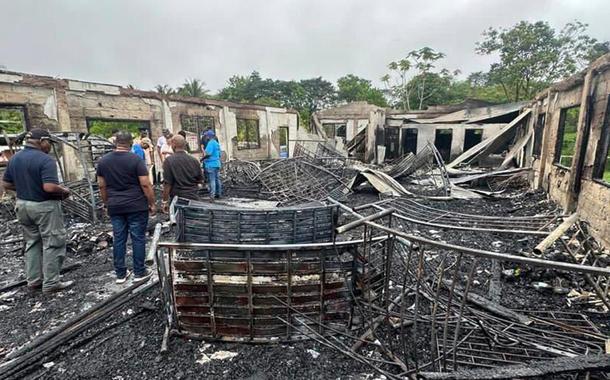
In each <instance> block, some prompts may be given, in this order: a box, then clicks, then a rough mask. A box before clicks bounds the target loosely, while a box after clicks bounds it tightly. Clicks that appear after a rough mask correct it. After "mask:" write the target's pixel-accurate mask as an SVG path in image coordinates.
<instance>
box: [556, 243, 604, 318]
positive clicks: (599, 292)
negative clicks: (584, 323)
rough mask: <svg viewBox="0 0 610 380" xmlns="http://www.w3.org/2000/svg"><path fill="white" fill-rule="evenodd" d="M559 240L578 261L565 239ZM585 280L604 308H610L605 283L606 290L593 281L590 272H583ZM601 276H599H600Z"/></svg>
mask: <svg viewBox="0 0 610 380" xmlns="http://www.w3.org/2000/svg"><path fill="white" fill-rule="evenodd" d="M559 240H560V241H561V243H562V244H563V246H564V247H565V249H566V251H568V254H569V255H570V256H571V257H572V259H573V260H574V261H578V260H577V259H576V255H575V254H574V252H573V251H572V249H570V247H569V245H568V244H566V242H565V241H563V239H559ZM584 277H585V280H586V281H587V282H588V283H589V285H591V287H593V290H594V291H595V294H597V296H598V297H599V299H600V300H601V301H602V303H603V304H604V305H605V306H606V308H608V310H610V301H609V300H608V298H607V297H606V294H607V290H608V289H607V287H608V286H607V284H606V292H605V291H604V290H603V289H602V288H600V287H599V284H598V282H596V281H594V280H593V278H592V277H591V275H590V274H588V273H585V274H584ZM600 277H601V276H600ZM606 282H608V280H607V279H606Z"/></svg>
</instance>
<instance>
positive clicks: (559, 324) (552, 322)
mask: <svg viewBox="0 0 610 380" xmlns="http://www.w3.org/2000/svg"><path fill="white" fill-rule="evenodd" d="M530 318H532V319H533V320H534V321H536V322H538V323H542V324H547V325H550V326H556V327H559V328H561V329H563V330H567V331H573V332H575V333H577V334H582V335H585V336H588V337H590V338H593V339H597V340H599V341H600V342H604V341H605V340H606V338H607V337H606V336H605V335H602V334H599V333H597V334H593V333H591V332H590V331H587V330H584V329H581V328H579V327H576V326H572V325H569V324H567V323H564V322H562V321H561V320H559V319H553V320H547V319H544V318H538V317H535V316H530Z"/></svg>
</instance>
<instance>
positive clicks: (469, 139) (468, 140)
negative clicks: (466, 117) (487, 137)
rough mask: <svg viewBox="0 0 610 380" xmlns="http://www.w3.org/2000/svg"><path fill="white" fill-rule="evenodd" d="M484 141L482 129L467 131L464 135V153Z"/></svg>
mask: <svg viewBox="0 0 610 380" xmlns="http://www.w3.org/2000/svg"><path fill="white" fill-rule="evenodd" d="M481 141H483V130H482V129H467V130H466V133H465V135H464V152H465V151H467V150H468V149H470V148H472V147H473V146H475V145H477V144H478V143H480V142H481Z"/></svg>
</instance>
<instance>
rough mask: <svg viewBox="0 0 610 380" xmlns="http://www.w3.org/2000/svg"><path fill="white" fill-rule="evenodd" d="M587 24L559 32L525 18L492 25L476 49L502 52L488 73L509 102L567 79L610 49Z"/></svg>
mask: <svg viewBox="0 0 610 380" xmlns="http://www.w3.org/2000/svg"><path fill="white" fill-rule="evenodd" d="M586 29H587V24H583V23H581V22H578V21H576V22H574V23H568V24H566V25H565V26H564V27H563V29H561V30H560V31H556V30H555V29H553V28H552V27H551V26H550V25H549V24H548V23H547V22H543V21H538V22H535V23H531V22H529V21H521V22H519V23H518V24H516V25H514V26H513V27H512V28H510V29H504V28H501V29H494V28H489V29H488V30H486V31H485V32H483V41H481V42H479V43H477V45H476V49H475V51H476V52H477V53H478V54H481V55H499V58H500V61H499V62H496V63H493V64H492V65H491V67H490V70H489V72H488V73H487V74H486V75H487V81H488V83H489V84H496V85H500V86H501V88H502V90H503V92H504V95H505V101H519V100H523V99H531V98H532V97H533V96H534V95H535V94H536V92H538V91H540V90H542V89H544V88H545V87H547V86H548V85H549V84H550V83H551V82H554V81H557V80H559V79H562V78H565V77H566V76H569V75H570V74H573V73H575V72H576V71H577V70H580V69H582V68H583V67H584V66H586V65H587V64H589V63H590V62H591V60H592V59H595V58H597V57H599V56H600V55H601V54H603V53H604V52H607V51H608V43H607V42H603V43H600V42H598V41H597V40H596V39H595V38H592V37H589V36H587V35H586V34H585V31H586Z"/></svg>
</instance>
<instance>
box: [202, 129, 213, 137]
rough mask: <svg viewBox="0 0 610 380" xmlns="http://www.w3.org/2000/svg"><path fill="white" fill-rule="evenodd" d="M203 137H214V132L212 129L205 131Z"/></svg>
mask: <svg viewBox="0 0 610 380" xmlns="http://www.w3.org/2000/svg"><path fill="white" fill-rule="evenodd" d="M203 135H204V136H206V137H214V131H213V130H211V129H208V130H207V131H205V132H204V133H203Z"/></svg>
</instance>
